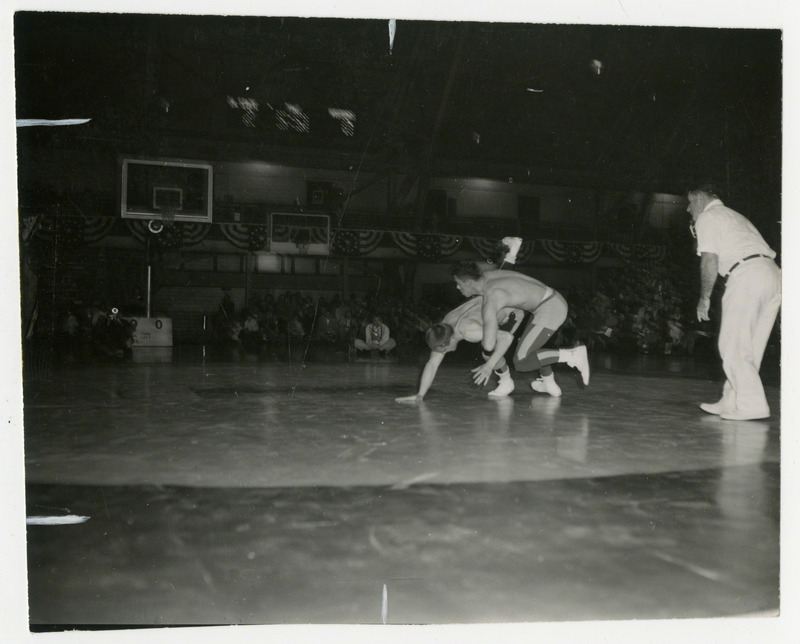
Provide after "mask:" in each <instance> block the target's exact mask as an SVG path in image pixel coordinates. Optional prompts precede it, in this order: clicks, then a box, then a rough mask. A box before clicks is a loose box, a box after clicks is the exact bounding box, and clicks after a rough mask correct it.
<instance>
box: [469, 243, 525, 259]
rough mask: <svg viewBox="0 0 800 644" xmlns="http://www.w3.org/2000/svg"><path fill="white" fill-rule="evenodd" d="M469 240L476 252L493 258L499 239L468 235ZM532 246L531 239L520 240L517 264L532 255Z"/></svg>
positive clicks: (487, 257) (484, 256)
mask: <svg viewBox="0 0 800 644" xmlns="http://www.w3.org/2000/svg"><path fill="white" fill-rule="evenodd" d="M469 241H470V243H471V244H472V247H473V248H474V249H475V250H476V251H478V254H479V255H480V256H481V257H483V258H484V259H494V255H495V254H496V253H497V248H498V245H499V244H500V240H497V239H483V238H482V237H470V238H469ZM533 247H534V241H533V240H532V239H531V240H523V241H522V246H520V249H519V251H518V252H517V263H518V264H521V263H523V262H526V261H528V260H529V259H530V258H531V257H533Z"/></svg>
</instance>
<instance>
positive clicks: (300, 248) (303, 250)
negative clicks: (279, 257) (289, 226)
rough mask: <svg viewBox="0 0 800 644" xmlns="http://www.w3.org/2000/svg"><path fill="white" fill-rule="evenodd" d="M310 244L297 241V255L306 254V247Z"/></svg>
mask: <svg viewBox="0 0 800 644" xmlns="http://www.w3.org/2000/svg"><path fill="white" fill-rule="evenodd" d="M309 245H310V244H304V243H302V242H298V244H297V254H298V255H308V247H309Z"/></svg>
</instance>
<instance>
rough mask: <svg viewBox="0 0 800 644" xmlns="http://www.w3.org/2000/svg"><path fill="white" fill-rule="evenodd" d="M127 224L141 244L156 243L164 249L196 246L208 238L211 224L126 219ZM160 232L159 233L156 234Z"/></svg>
mask: <svg viewBox="0 0 800 644" xmlns="http://www.w3.org/2000/svg"><path fill="white" fill-rule="evenodd" d="M125 223H126V224H127V226H128V230H130V231H131V234H132V235H133V236H134V237H135V238H136V239H138V240H139V241H141V242H144V241H147V240H148V239H149V240H150V241H153V242H155V243H156V244H158V245H159V246H163V247H164V248H179V247H182V246H194V245H196V244H199V243H200V242H201V241H203V240H204V239H205V238H206V237H208V233H209V232H210V231H211V224H207V223H204V222H199V221H181V222H170V223H164V224H162V223H161V222H153V223H151V220H149V219H126V220H125ZM155 231H158V232H155Z"/></svg>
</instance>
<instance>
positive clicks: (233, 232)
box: [220, 224, 269, 250]
mask: <svg viewBox="0 0 800 644" xmlns="http://www.w3.org/2000/svg"><path fill="white" fill-rule="evenodd" d="M220 230H221V231H222V234H223V235H224V236H225V239H227V240H228V241H229V242H230V243H231V244H233V245H234V246H236V248H242V249H244V250H263V249H264V248H265V247H266V245H267V239H268V237H269V230H268V228H267V226H265V225H264V224H252V225H247V224H220Z"/></svg>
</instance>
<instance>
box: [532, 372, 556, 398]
mask: <svg viewBox="0 0 800 644" xmlns="http://www.w3.org/2000/svg"><path fill="white" fill-rule="evenodd" d="M531 389H533V390H534V391H538V392H539V393H542V394H550V395H551V396H553V398H558V397H560V396H561V387H559V386H558V383H557V382H556V377H555V376H554V375H553V374H552V373H551V374H550V375H549V376H542V377H541V378H537V379H536V380H534V381H532V382H531Z"/></svg>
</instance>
